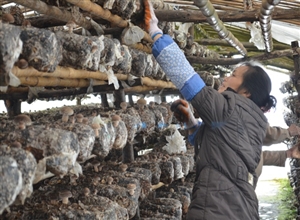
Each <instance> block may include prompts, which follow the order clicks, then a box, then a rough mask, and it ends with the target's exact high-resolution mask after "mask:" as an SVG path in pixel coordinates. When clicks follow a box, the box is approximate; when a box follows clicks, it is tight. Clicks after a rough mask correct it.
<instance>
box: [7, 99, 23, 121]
mask: <svg viewBox="0 0 300 220" xmlns="http://www.w3.org/2000/svg"><path fill="white" fill-rule="evenodd" d="M4 105H5V107H6V110H7V115H8V117H9V118H13V117H15V116H16V115H19V114H21V101H20V100H19V99H6V100H4Z"/></svg>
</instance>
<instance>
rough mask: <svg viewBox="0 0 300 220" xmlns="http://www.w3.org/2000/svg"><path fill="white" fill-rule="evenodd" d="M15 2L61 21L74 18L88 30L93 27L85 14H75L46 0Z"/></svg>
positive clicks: (21, 0) (20, 0) (15, 0)
mask: <svg viewBox="0 0 300 220" xmlns="http://www.w3.org/2000/svg"><path fill="white" fill-rule="evenodd" d="M14 2H15V3H17V4H20V5H23V6H25V7H27V8H30V9H32V10H34V11H37V12H39V13H40V14H45V15H48V16H50V17H53V18H56V19H59V20H61V21H65V22H69V21H72V20H73V21H74V22H75V23H76V24H78V25H79V26H81V27H83V28H85V29H87V30H89V29H91V28H92V25H91V22H90V21H89V20H87V19H86V18H85V17H84V16H78V15H77V16H74V14H72V13H71V12H69V11H67V10H65V9H59V8H58V7H55V6H50V5H47V4H46V3H45V2H42V1H40V0H14Z"/></svg>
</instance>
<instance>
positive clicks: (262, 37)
mask: <svg viewBox="0 0 300 220" xmlns="http://www.w3.org/2000/svg"><path fill="white" fill-rule="evenodd" d="M142 2H143V1H140V0H93V1H90V0H38V1H37V0H15V1H1V3H0V4H1V12H0V13H1V14H0V15H1V17H2V19H3V17H4V15H5V14H12V15H13V17H14V22H13V23H12V24H4V22H2V23H3V24H2V23H1V27H2V31H5V28H11V26H15V27H18V29H19V31H16V33H19V34H20V36H21V40H22V41H23V46H22V48H21V52H20V55H19V57H18V59H16V60H10V61H11V62H12V65H11V72H12V73H13V75H14V76H15V77H16V78H17V79H16V82H15V84H13V83H12V82H11V81H10V80H12V78H14V76H11V75H9V72H10V70H7V71H4V72H1V73H0V79H1V80H2V82H1V83H0V89H1V91H2V92H0V99H4V100H23V101H25V100H27V101H29V102H31V101H33V100H35V99H44V98H47V99H58V98H63V97H67V96H73V97H76V96H79V95H83V94H86V93H112V92H114V93H115V92H116V91H118V92H119V93H120V94H121V96H122V95H124V94H132V93H148V92H149V91H151V92H153V93H158V94H163V92H164V93H165V94H168V93H176V92H177V90H176V89H175V87H174V85H173V84H172V83H171V82H169V81H168V79H167V78H166V77H165V76H164V73H163V72H162V71H161V70H160V68H159V66H158V65H157V63H156V61H155V60H154V58H153V57H152V55H151V44H152V40H151V38H150V36H149V35H148V34H147V33H146V32H145V31H143V29H142V27H143V3H142ZM152 3H153V6H154V8H155V13H156V15H157V17H158V19H159V21H160V23H159V25H160V27H161V28H162V29H163V31H164V32H165V33H168V34H170V35H171V36H172V37H173V38H174V40H175V41H176V42H177V43H178V45H179V46H180V47H181V48H182V50H183V51H184V53H185V55H186V57H187V59H188V60H189V61H190V63H191V64H192V65H193V66H194V67H195V69H196V70H197V71H199V72H201V71H210V72H211V73H213V74H214V75H216V76H222V74H224V72H227V71H228V70H229V69H230V68H231V66H232V65H235V64H238V63H239V62H241V61H246V60H258V61H260V62H262V63H263V64H265V65H272V66H275V67H280V68H285V69H288V70H290V71H291V72H295V74H296V75H297V74H299V68H298V69H297V68H296V69H295V66H297V64H295V61H297V60H299V53H300V52H299V47H298V41H300V20H299V17H300V0H291V1H280V0H263V1H260V0H230V1H229V0H222V1H220V0H211V1H203V0H202V1H201V0H195V1H189V0H152ZM12 29H13V28H12ZM48 31H50V32H51V33H49V32H48ZM53 33H54V34H53ZM52 34H53V35H52ZM54 38H57V39H56V40H53V39H54ZM56 41H57V42H58V43H56ZM2 42H4V41H3V40H2ZM37 42H42V43H39V44H38V43H37ZM5 44H6V45H5ZM45 45H48V46H45ZM62 45H63V46H62ZM5 46H7V43H4V47H5ZM60 47H62V49H61V50H62V51H60V50H59V49H57V48H60ZM7 48H8V46H7ZM32 48H34V51H33V49H32ZM13 50H14V51H16V48H13ZM111 51H112V52H111ZM97 54H98V57H97ZM14 56H16V55H14ZM12 57H13V56H12ZM20 60H22V61H23V62H24V60H25V61H27V63H28V66H26V65H25V67H24V65H23V64H22V65H21V61H20ZM1 62H2V63H5V62H6V63H8V62H7V61H5V62H4V61H1ZM47 62H49V63H47ZM297 62H299V61H297ZM25 64H26V62H25ZM6 68H8V67H6ZM4 69H5V68H4ZM18 80H19V82H18ZM120 101H122V100H120Z"/></svg>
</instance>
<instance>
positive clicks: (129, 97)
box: [128, 94, 134, 106]
mask: <svg viewBox="0 0 300 220" xmlns="http://www.w3.org/2000/svg"><path fill="white" fill-rule="evenodd" d="M128 100H129V105H130V106H134V102H133V99H132V95H131V94H130V95H128Z"/></svg>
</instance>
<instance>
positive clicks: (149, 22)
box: [144, 0, 163, 39]
mask: <svg viewBox="0 0 300 220" xmlns="http://www.w3.org/2000/svg"><path fill="white" fill-rule="evenodd" d="M144 7H145V17H144V22H145V29H146V31H147V32H148V33H149V34H150V36H151V38H152V39H154V38H155V37H156V35H158V34H159V35H162V34H163V32H162V30H161V29H160V28H159V27H158V26H157V24H158V19H157V17H156V15H155V13H154V9H153V6H152V3H151V1H150V0H144Z"/></svg>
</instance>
